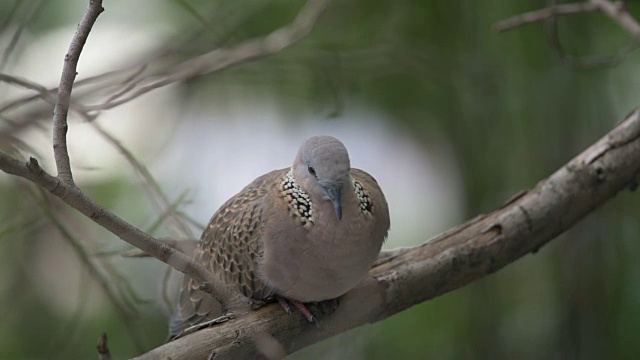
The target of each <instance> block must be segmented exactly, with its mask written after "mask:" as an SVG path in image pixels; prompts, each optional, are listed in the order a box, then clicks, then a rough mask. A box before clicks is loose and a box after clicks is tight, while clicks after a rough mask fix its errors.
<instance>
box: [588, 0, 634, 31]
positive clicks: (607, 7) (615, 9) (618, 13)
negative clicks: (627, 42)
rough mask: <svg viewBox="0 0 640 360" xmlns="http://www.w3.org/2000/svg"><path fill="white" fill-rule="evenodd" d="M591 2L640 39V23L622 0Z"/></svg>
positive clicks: (594, 0) (592, 0)
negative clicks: (615, 0)
mask: <svg viewBox="0 0 640 360" xmlns="http://www.w3.org/2000/svg"><path fill="white" fill-rule="evenodd" d="M591 4H594V5H596V6H597V7H598V8H599V9H600V11H602V12H603V13H605V14H606V15H608V16H609V17H610V18H612V19H613V20H615V21H616V22H617V23H618V24H619V25H620V26H621V27H622V28H623V29H625V30H626V31H627V32H628V33H629V34H631V35H632V36H633V37H634V39H636V41H640V24H638V22H637V21H636V19H635V18H634V17H633V16H631V14H629V12H628V11H627V9H626V8H625V5H624V3H623V2H622V1H617V2H615V3H612V2H611V1H609V0H591Z"/></svg>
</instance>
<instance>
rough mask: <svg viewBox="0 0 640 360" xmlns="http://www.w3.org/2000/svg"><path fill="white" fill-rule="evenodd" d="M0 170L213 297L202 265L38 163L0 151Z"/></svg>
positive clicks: (211, 279) (209, 282) (211, 280)
mask: <svg viewBox="0 0 640 360" xmlns="http://www.w3.org/2000/svg"><path fill="white" fill-rule="evenodd" d="M0 169H1V170H2V171H4V172H6V173H8V174H12V175H16V176H19V177H22V178H25V179H27V180H30V181H31V182H33V183H35V184H37V185H39V186H42V187H43V188H45V189H46V190H48V191H49V192H51V193H52V194H53V195H55V196H57V197H58V198H60V199H61V200H62V201H64V202H65V203H67V204H68V205H69V206H71V207H72V208H74V209H76V210H78V211H79V212H81V213H82V214H83V215H85V216H87V217H88V218H90V219H91V220H93V221H94V222H95V223H97V224H98V225H100V226H102V227H104V228H105V229H107V230H109V231H110V232H111V233H113V234H114V235H116V236H118V237H119V238H120V239H122V240H124V241H126V242H128V243H129V244H131V245H133V246H135V247H137V248H139V249H140V250H142V251H144V252H146V253H147V254H150V255H151V256H153V257H155V258H157V259H158V260H160V261H162V262H164V263H165V264H168V265H170V266H172V267H173V268H175V269H176V270H178V271H181V272H183V273H185V274H187V275H189V276H191V277H192V278H193V279H195V280H196V281H198V282H200V287H201V289H202V290H203V291H205V292H207V293H209V294H213V291H212V290H213V287H212V285H211V284H215V283H216V282H217V281H216V280H215V277H214V276H213V275H211V274H210V273H209V272H208V271H207V270H206V269H205V268H204V267H203V266H202V265H200V264H197V263H195V262H194V261H193V260H192V259H191V258H189V257H188V256H186V255H185V254H183V253H182V252H180V251H179V250H176V249H174V248H172V247H171V246H169V245H167V244H164V243H162V242H160V241H158V240H157V239H155V238H153V237H152V236H150V235H148V234H146V233H145V232H143V231H142V230H140V229H138V228H136V227H135V226H133V225H131V224H129V223H127V222H126V221H124V220H123V219H121V218H120V217H118V216H117V215H116V214H114V213H112V212H110V211H109V210H107V209H105V208H103V207H102V206H100V205H99V204H97V203H96V202H94V201H93V200H91V199H90V198H89V197H87V196H86V195H85V194H84V193H83V192H82V191H81V190H80V189H79V188H78V187H76V186H75V185H70V184H68V183H65V182H63V181H62V180H60V179H59V178H57V177H54V176H51V175H50V174H48V173H47V172H45V171H44V170H43V169H42V168H41V167H40V165H39V164H38V161H37V160H36V159H34V158H31V159H30V160H29V162H27V163H23V162H21V161H18V160H17V159H14V158H13V157H11V156H9V155H7V154H5V153H4V152H1V151H0ZM215 296H216V298H219V297H218V296H219V295H218V292H216V294H215Z"/></svg>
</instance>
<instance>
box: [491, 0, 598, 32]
mask: <svg viewBox="0 0 640 360" xmlns="http://www.w3.org/2000/svg"><path fill="white" fill-rule="evenodd" d="M596 10H598V5H597V4H594V3H589V2H580V3H571V4H562V5H554V6H550V7H547V8H544V9H540V10H535V11H531V12H527V13H524V14H520V15H516V16H514V17H510V18H508V19H505V20H502V21H498V22H497V23H495V24H494V25H493V30H494V31H497V32H503V31H508V30H512V29H514V28H517V27H520V26H522V25H526V24H531V23H534V22H538V21H542V20H547V19H551V18H554V17H556V16H562V15H574V14H581V13H587V12H592V11H596Z"/></svg>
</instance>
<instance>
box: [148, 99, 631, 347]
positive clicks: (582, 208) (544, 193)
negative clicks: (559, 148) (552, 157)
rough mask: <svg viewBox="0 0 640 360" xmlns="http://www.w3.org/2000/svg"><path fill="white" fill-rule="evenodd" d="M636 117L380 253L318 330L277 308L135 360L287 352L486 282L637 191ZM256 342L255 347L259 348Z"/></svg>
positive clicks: (170, 345)
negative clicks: (269, 345) (557, 164)
mask: <svg viewBox="0 0 640 360" xmlns="http://www.w3.org/2000/svg"><path fill="white" fill-rule="evenodd" d="M639 154H640V111H638V110H635V111H634V112H633V113H631V114H630V115H629V116H628V117H627V119H625V120H624V121H623V122H622V123H620V124H619V125H618V126H617V127H616V128H615V129H613V130H612V131H611V132H610V133H609V134H608V135H607V136H605V137H604V138H602V139H601V140H600V141H598V142H597V143H595V144H594V145H592V146H591V147H589V148H588V149H587V150H585V151H584V152H583V153H582V154H580V155H578V156H577V157H576V158H575V159H573V160H571V161H570V162H569V163H568V164H566V165H565V166H563V167H562V168H561V169H559V170H558V171H556V172H555V173H554V174H553V175H551V176H550V177H549V178H547V179H546V180H543V181H541V182H540V183H538V185H537V186H536V187H535V188H533V189H531V190H529V191H524V192H521V193H519V194H517V195H516V196H514V197H513V198H511V199H510V200H508V201H507V203H506V204H504V205H502V206H501V207H500V208H498V209H496V210H494V211H493V212H491V213H489V214H486V215H480V216H478V217H476V218H474V219H472V220H470V221H468V222H466V223H465V224H462V225H460V226H458V227H456V228H454V229H451V230H449V231H448V232H446V233H444V234H442V235H440V236H438V237H436V238H433V239H431V240H429V241H427V242H426V243H424V244H422V245H420V246H417V247H412V248H405V249H398V250H393V251H388V252H384V253H383V254H382V255H381V257H380V259H379V261H378V263H377V265H376V266H375V267H374V268H373V269H372V270H371V271H370V273H369V275H370V276H369V277H367V278H366V279H365V280H364V281H363V282H362V283H361V284H360V285H359V286H358V287H356V288H355V289H353V290H352V291H350V292H349V293H347V294H346V295H345V296H344V297H342V298H341V301H340V306H339V308H338V310H337V311H336V313H334V314H331V315H324V316H320V327H319V328H316V327H315V326H314V325H312V324H309V323H308V322H307V321H306V320H305V319H303V318H302V317H301V316H297V315H293V316H290V315H287V314H285V313H283V312H282V310H281V309H279V308H278V306H277V304H273V305H270V306H266V307H263V308H261V309H259V310H257V311H254V312H251V313H249V314H248V315H245V316H242V317H240V318H237V319H235V320H231V321H228V322H226V323H223V324H220V325H218V326H214V327H212V328H209V329H205V330H201V331H197V332H195V333H193V334H190V335H187V336H185V337H183V338H180V339H178V340H175V341H172V342H170V343H167V344H164V345H162V346H160V347H158V348H156V349H154V350H151V351H150V352H148V353H146V354H144V355H142V356H140V357H139V359H145V360H148V359H167V358H171V359H174V360H176V359H204V358H207V356H209V355H210V354H215V358H216V359H244V358H254V357H255V356H256V354H257V353H258V352H261V350H262V349H263V347H262V346H261V345H256V344H261V342H260V341H259V340H260V339H261V338H262V337H265V336H267V337H271V336H272V337H273V338H275V339H277V341H278V342H279V343H280V344H281V345H282V346H283V348H284V349H285V351H286V352H287V353H292V352H294V351H296V350H299V349H301V348H303V347H305V346H308V345H310V344H313V343H316V342H318V341H320V340H323V339H326V338H328V337H331V336H333V335H336V334H338V333H341V332H343V331H346V330H348V329H351V328H354V327H357V326H360V325H363V324H366V323H373V322H376V321H380V320H383V319H385V318H387V317H389V316H391V315H393V314H395V313H397V312H399V311H402V310H404V309H406V308H408V307H410V306H412V305H414V304H417V303H420V302H422V301H425V300H428V299H431V298H434V297H436V296H439V295H442V294H444V293H446V292H448V291H451V290H454V289H457V288H459V287H461V286H464V285H465V284H468V283H470V282H472V281H474V280H477V279H479V278H482V277H484V276H487V275H489V274H491V273H493V272H495V271H496V270H499V269H500V268H502V267H504V266H505V265H507V264H509V263H511V262H513V261H515V260H516V259H518V258H520V257H521V256H523V255H525V254H528V253H530V252H536V251H537V250H538V249H540V247H541V246H543V245H544V244H546V243H547V242H549V241H550V240H551V239H553V238H554V237H556V236H558V235H559V234H560V233H562V232H563V231H565V230H567V229H569V228H570V227H571V226H572V225H574V224H575V223H576V222H577V221H578V220H580V219H581V218H583V217H584V216H585V215H587V214H588V213H589V212H591V210H593V209H595V208H596V207H598V206H600V205H602V204H603V203H604V202H606V201H607V200H609V199H611V198H612V197H613V196H614V195H616V194H617V193H618V192H619V191H620V190H623V189H625V188H626V187H629V188H631V189H634V188H635V187H636V186H637V176H638V174H639V173H640V156H639ZM256 339H257V340H258V341H256Z"/></svg>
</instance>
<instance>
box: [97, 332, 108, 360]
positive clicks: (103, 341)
mask: <svg viewBox="0 0 640 360" xmlns="http://www.w3.org/2000/svg"><path fill="white" fill-rule="evenodd" d="M96 349H97V350H98V359H100V360H111V352H110V351H109V347H107V334H106V333H102V334H101V335H100V337H99V338H98V344H97V345H96Z"/></svg>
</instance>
